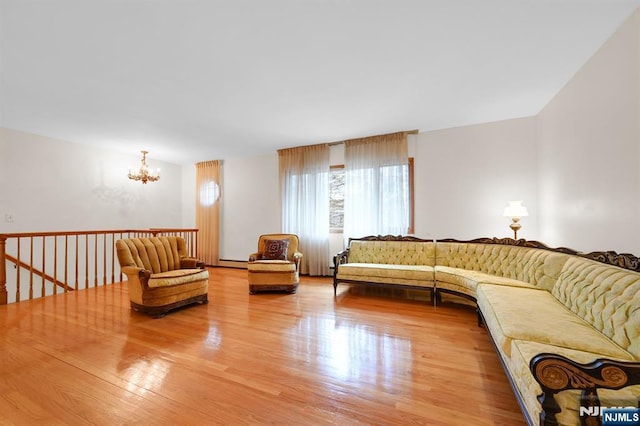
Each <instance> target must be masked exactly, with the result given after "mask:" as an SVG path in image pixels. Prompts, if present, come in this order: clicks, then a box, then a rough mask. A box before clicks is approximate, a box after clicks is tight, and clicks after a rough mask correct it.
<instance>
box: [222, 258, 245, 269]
mask: <svg viewBox="0 0 640 426" xmlns="http://www.w3.org/2000/svg"><path fill="white" fill-rule="evenodd" d="M247 263H248V262H247V261H246V260H230V259H220V260H218V266H222V267H223V268H238V269H247Z"/></svg>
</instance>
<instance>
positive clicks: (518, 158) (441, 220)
mask: <svg viewBox="0 0 640 426" xmlns="http://www.w3.org/2000/svg"><path fill="white" fill-rule="evenodd" d="M418 136H419V137H418V142H417V145H416V155H415V162H414V164H415V193H416V198H415V210H416V221H415V233H416V236H419V237H422V238H435V239H438V238H457V239H471V238H477V237H513V233H512V231H511V229H510V228H509V224H510V223H511V221H510V219H508V218H505V217H503V216H502V213H503V211H504V208H505V206H506V205H507V204H508V202H509V201H510V200H522V201H523V202H524V206H525V207H527V208H528V211H529V216H528V217H525V218H523V219H522V220H521V223H522V230H521V231H520V232H519V233H518V238H526V239H537V238H538V234H539V232H538V208H537V205H538V200H537V176H536V173H537V156H536V136H535V120H534V118H522V119H514V120H506V121H500V122H495V123H487V124H480V125H474V126H466V127H458V128H453V129H446V130H439V131H433V132H424V133H420V134H419V135H418Z"/></svg>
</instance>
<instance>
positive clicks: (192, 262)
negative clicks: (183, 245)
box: [180, 257, 204, 269]
mask: <svg viewBox="0 0 640 426" xmlns="http://www.w3.org/2000/svg"><path fill="white" fill-rule="evenodd" d="M180 269H204V262H203V261H202V260H200V259H195V258H193V257H183V258H182V259H180Z"/></svg>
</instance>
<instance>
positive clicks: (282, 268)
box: [247, 260, 296, 272]
mask: <svg viewBox="0 0 640 426" xmlns="http://www.w3.org/2000/svg"><path fill="white" fill-rule="evenodd" d="M247 269H248V270H249V271H250V272H295V270H296V264H295V263H294V262H289V261H288V260H256V261H254V262H249V263H248V264H247Z"/></svg>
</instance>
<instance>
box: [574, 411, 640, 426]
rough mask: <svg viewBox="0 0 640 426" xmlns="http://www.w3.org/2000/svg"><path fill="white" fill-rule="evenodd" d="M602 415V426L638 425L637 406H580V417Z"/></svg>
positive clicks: (639, 422)
mask: <svg viewBox="0 0 640 426" xmlns="http://www.w3.org/2000/svg"><path fill="white" fill-rule="evenodd" d="M598 416H602V426H640V408H637V407H582V406H581V407H580V417H598Z"/></svg>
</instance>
